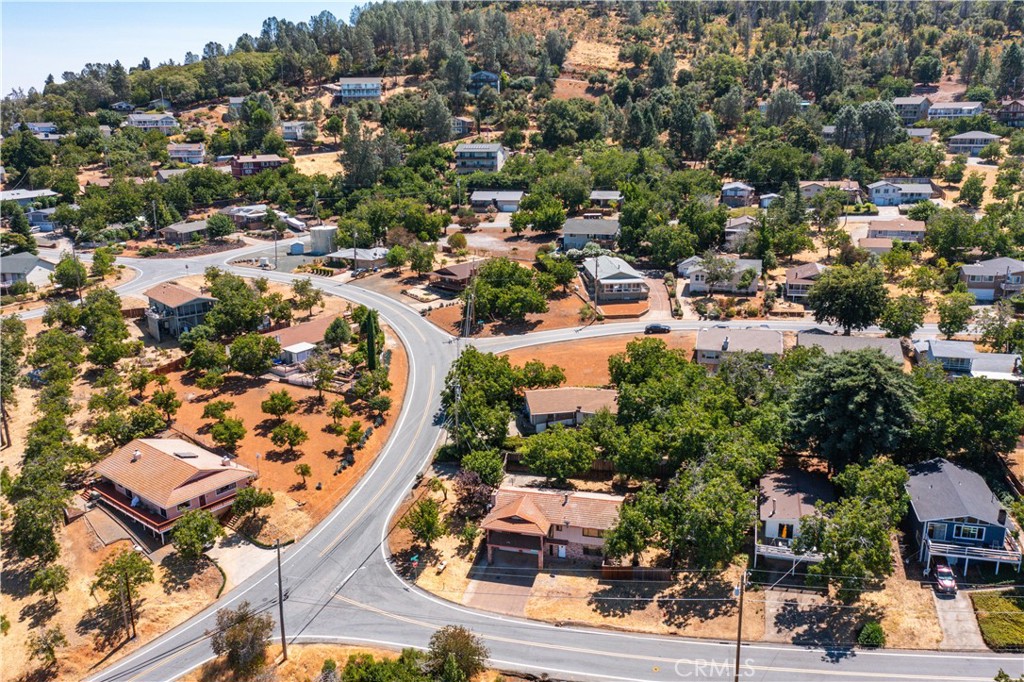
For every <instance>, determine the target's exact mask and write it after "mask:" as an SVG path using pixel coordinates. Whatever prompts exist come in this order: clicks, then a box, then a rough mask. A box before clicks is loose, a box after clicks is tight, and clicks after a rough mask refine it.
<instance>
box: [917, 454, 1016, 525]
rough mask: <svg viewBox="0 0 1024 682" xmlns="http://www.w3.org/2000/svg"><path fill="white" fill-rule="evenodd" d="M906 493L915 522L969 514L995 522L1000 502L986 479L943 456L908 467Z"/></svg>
mask: <svg viewBox="0 0 1024 682" xmlns="http://www.w3.org/2000/svg"><path fill="white" fill-rule="evenodd" d="M907 473H909V474H910V479H909V480H908V481H907V492H908V493H910V503H911V505H913V507H914V512H915V513H916V515H917V520H918V521H922V522H925V521H937V520H940V519H957V518H964V517H968V516H969V517H972V518H975V519H978V520H979V521H984V522H985V523H990V524H998V523H999V510H1000V509H1002V505H1000V504H999V500H997V499H996V496H995V495H994V494H993V493H992V491H991V490H990V489H989V487H988V485H987V484H986V483H985V480H984V479H983V478H982V477H981V476H979V475H978V474H976V473H974V472H973V471H969V470H967V469H964V468H963V467H960V466H957V465H956V464H953V463H952V462H950V461H949V460H946V459H938V458H937V459H931V460H928V461H927V462H920V463H919V464H914V465H912V466H910V467H908V468H907Z"/></svg>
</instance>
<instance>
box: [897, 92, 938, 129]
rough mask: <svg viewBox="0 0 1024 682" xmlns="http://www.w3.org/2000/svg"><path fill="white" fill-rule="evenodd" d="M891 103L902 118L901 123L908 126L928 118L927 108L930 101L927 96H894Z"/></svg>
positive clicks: (929, 105) (930, 104)
mask: <svg viewBox="0 0 1024 682" xmlns="http://www.w3.org/2000/svg"><path fill="white" fill-rule="evenodd" d="M892 105H893V107H895V108H896V113H897V114H899V115H900V118H901V119H903V125H905V126H908V125H910V124H911V123H917V122H918V121H923V120H925V119H926V118H928V109H929V108H930V107H931V106H932V101H931V100H930V99H928V98H927V97H922V96H920V95H911V96H910V97H894V98H893V100H892Z"/></svg>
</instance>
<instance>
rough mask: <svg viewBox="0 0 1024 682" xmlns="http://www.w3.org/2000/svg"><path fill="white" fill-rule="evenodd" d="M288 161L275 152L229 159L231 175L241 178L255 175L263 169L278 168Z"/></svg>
mask: <svg viewBox="0 0 1024 682" xmlns="http://www.w3.org/2000/svg"><path fill="white" fill-rule="evenodd" d="M286 163H288V159H286V158H284V157H281V156H278V155H277V154H248V155H246V156H236V157H235V158H233V159H231V175H233V176H235V177H236V178H243V177H246V176H248V175H256V174H258V173H262V172H263V171H265V170H273V169H275V168H280V167H281V166H283V165H285V164H286Z"/></svg>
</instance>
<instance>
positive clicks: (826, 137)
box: [821, 126, 836, 144]
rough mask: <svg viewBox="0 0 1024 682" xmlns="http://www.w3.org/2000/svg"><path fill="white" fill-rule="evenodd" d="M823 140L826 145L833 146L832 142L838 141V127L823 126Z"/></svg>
mask: <svg viewBox="0 0 1024 682" xmlns="http://www.w3.org/2000/svg"><path fill="white" fill-rule="evenodd" d="M821 139H822V141H823V142H825V143H826V144H832V142H833V141H834V140H835V139H836V127H835V126H821Z"/></svg>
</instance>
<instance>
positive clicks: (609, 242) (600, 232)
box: [562, 218, 619, 250]
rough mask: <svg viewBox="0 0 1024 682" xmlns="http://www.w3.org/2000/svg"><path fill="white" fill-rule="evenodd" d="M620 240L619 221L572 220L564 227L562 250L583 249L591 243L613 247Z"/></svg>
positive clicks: (567, 221)
mask: <svg viewBox="0 0 1024 682" xmlns="http://www.w3.org/2000/svg"><path fill="white" fill-rule="evenodd" d="M618 238H619V221H618V220H604V219H599V220H593V219H590V218H570V219H569V220H566V221H565V225H563V226H562V248H563V249H566V250H568V249H582V248H583V247H584V246H586V245H587V244H588V243H590V242H594V243H595V244H600V245H601V246H604V247H606V248H607V247H611V246H613V245H614V244H615V240H616V239H618Z"/></svg>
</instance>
